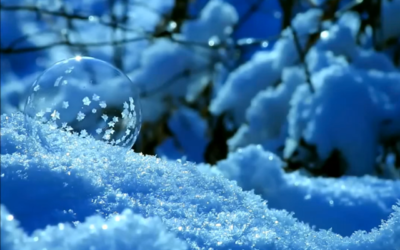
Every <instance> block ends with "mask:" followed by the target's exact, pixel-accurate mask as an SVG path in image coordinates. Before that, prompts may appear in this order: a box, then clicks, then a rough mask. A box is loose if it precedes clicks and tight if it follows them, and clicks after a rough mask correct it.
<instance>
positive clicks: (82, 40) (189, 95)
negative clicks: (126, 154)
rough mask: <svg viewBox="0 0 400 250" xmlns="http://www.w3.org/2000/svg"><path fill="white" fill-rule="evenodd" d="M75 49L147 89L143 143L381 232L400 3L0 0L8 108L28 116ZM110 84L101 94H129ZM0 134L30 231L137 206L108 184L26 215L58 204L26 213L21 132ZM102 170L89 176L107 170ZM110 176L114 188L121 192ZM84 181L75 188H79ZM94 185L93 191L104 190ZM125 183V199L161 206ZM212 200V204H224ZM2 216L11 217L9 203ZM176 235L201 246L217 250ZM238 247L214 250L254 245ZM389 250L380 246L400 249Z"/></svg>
mask: <svg viewBox="0 0 400 250" xmlns="http://www.w3.org/2000/svg"><path fill="white" fill-rule="evenodd" d="M76 56H91V57H95V58H98V59H102V60H105V61H107V62H109V63H111V64H113V65H114V66H116V67H117V68H119V69H121V70H122V71H123V72H124V73H126V74H127V75H128V77H129V78H130V79H131V81H132V84H134V85H135V86H136V87H137V88H138V89H139V90H140V94H139V96H140V101H141V108H142V128H141V131H140V134H139V138H138V140H137V141H136V144H135V145H134V148H133V149H134V151H135V152H140V153H143V154H145V155H156V156H157V157H160V158H162V159H163V160H165V162H171V160H178V162H179V163H182V164H183V166H185V164H186V163H185V162H186V161H190V162H194V163H197V165H195V166H196V168H198V169H199V171H200V172H202V173H205V174H206V175H207V176H209V175H210V176H213V177H212V178H214V176H220V175H222V176H224V177H227V178H228V179H230V180H234V181H236V182H237V185H238V186H239V187H241V188H242V189H243V190H245V191H248V190H254V192H255V194H257V195H260V196H261V197H262V199H264V200H266V201H267V202H268V206H269V208H270V209H271V211H275V210H273V209H277V210H276V211H278V210H279V211H281V210H286V211H288V212H294V213H295V215H294V217H296V218H297V219H299V220H300V221H302V222H305V223H309V224H310V225H311V226H316V228H317V229H329V228H333V232H334V233H338V234H340V235H342V236H349V235H351V234H352V233H353V232H355V231H356V230H367V231H369V230H371V229H372V228H374V227H377V226H378V225H379V224H380V222H381V220H387V219H388V218H389V214H391V213H392V210H391V206H392V205H395V204H396V201H397V200H398V199H400V184H399V182H400V181H399V179H400V0H356V1H352V0H208V1H207V0H175V1H174V0H147V1H141V0H107V1H101V0H82V1H78V0H74V1H62V0H51V1H50V0H40V1H37V0H17V1H15V0H12V1H11V0H2V2H1V113H2V114H8V115H11V114H13V113H15V112H16V111H18V110H20V111H22V110H23V108H24V104H25V100H26V97H27V95H28V94H29V91H30V87H31V85H32V83H33V82H34V80H35V79H36V78H37V77H38V75H39V74H40V73H41V72H42V71H43V70H45V69H46V68H48V67H50V66H51V65H53V64H54V63H55V62H57V61H60V60H64V59H67V58H72V57H76ZM113 88H115V86H114V85H112V84H110V86H107V85H106V86H105V87H103V88H102V89H103V91H105V92H109V91H110V90H111V92H118V91H121V93H123V92H124V91H125V90H124V89H113ZM72 98H73V97H72ZM78 101H79V102H80V101H81V99H79V100H77V102H78ZM4 119H6V118H4V117H3V118H2V123H3V121H5V120H4ZM7 119H8V118H7ZM17 120H18V119H17ZM17 123H18V122H17ZM17 127H18V126H17ZM2 130H3V131H2V152H1V154H2V201H1V203H2V204H3V205H5V207H7V209H8V210H9V211H10V212H11V213H13V214H14V215H15V216H16V218H18V216H17V215H20V218H22V219H21V223H22V227H23V228H24V229H25V230H26V231H28V232H32V231H34V230H35V229H37V228H44V226H46V225H56V223H58V222H60V221H70V222H71V221H83V219H84V218H85V217H86V216H90V215H93V214H94V212H93V211H97V212H99V211H100V214H101V215H105V217H107V218H108V216H111V215H112V212H111V211H113V210H114V211H119V213H120V212H122V209H123V208H127V207H128V208H129V206H128V205H118V206H117V205H115V206H116V207H112V206H113V204H114V203H113V202H111V203H112V204H111V203H110V201H108V202H107V199H111V198H109V197H108V195H109V192H111V191H110V190H108V191H107V192H105V191H104V193H103V194H102V195H103V196H104V197H106V196H107V197H108V198H104V197H103V198H101V200H102V201H103V203H101V204H104V202H105V203H106V205H101V204H100V205H98V204H97V205H96V206H95V207H86V205H82V204H80V203H79V202H78V203H79V204H73V203H71V204H72V205H71V204H70V203H68V204H66V205H65V206H64V205H62V206H63V208H58V207H57V211H59V210H60V211H62V210H63V209H64V208H65V209H66V210H64V211H69V210H68V209H70V208H71V207H76V208H75V209H74V211H75V212H74V211H72V212H71V214H69V212H65V213H64V214H62V215H60V214H58V215H52V216H54V217H52V218H46V217H43V218H41V219H40V220H38V221H35V220H33V217H35V216H37V213H39V214H40V216H44V214H45V212H44V211H47V212H49V211H50V212H51V213H55V211H54V209H53V207H52V205H49V207H47V208H46V209H47V210H46V209H45V210H43V211H42V212H39V211H41V209H43V207H40V206H37V207H35V208H34V211H36V215H35V213H33V212H32V213H31V214H30V213H28V214H27V211H25V210H23V209H21V208H20V202H21V201H28V203H29V200H30V199H29V198H26V197H25V196H24V195H23V192H21V190H26V189H25V188H24V187H23V185H26V184H27V183H26V182H24V181H23V175H21V172H18V171H28V170H27V169H25V170H21V168H20V167H19V165H18V164H17V163H16V162H22V161H23V159H22V158H23V157H22V158H21V159H17V160H16V159H13V158H12V155H14V156H15V157H17V156H16V155H15V153H16V152H20V151H19V150H20V149H21V148H18V146H17V149H15V146H16V144H18V141H19V142H21V141H20V140H19V139H18V136H17V135H14V134H13V133H17V134H18V133H19V132H18V131H17V132H12V131H11V130H12V129H11V127H8V128H7V127H6V128H5V129H3V124H2ZM17 130H18V129H17ZM4 131H7V133H8V134H9V136H8V137H6V136H4V134H5V133H6V132H4ZM4 138H6V139H4ZM3 144H4V145H5V146H4V147H3ZM96 147H97V149H98V150H100V149H99V148H101V145H100V146H96ZM104 147H105V148H108V146H104ZM11 148H13V149H11ZM83 151H84V150H83ZM87 155H88V154H86V156H87ZM104 155H106V153H104ZM104 155H103V156H104ZM18 157H20V156H18ZM57 157H58V156H57ZM121 157H122V156H121ZM136 157H138V158H139V160H137V161H139V162H140V161H143V165H145V164H147V160H146V159H144V158H143V159H142V158H140V157H141V156H136ZM3 158H4V159H5V160H3ZM122 158H123V157H122ZM99 159H100V157H99ZM113 160H115V159H113ZM113 160H111V162H112V161H113ZM151 161H153V160H151ZM15 164H17V165H18V167H16V166H17V165H15ZM42 164H43V166H45V168H47V167H49V168H53V167H55V166H57V164H61V163H54V162H52V163H48V162H44V163H42ZM53 164H56V165H53ZM68 164H71V163H68ZM74 164H76V166H78V165H79V164H82V163H78V162H75V163H74ZM88 164H90V163H88ZM118 164H119V163H118ZM118 164H117V165H116V168H117V169H119V168H118V167H119V166H120V165H118ZM138 164H139V163H138ZM149 164H150V163H149ZM152 164H153V163H151V164H150V165H152ZM165 164H166V165H168V164H167V163H165ZM169 164H172V163H169ZM139 165H140V164H139ZM178 165H179V164H178ZM36 166H40V164H39V163H34V164H33V169H35V168H36ZM46 166H47V167H46ZM152 166H153V165H152ZM174 166H175V165H174ZM131 167H132V166H131ZM13 168H15V169H14V170H12V169H13ZM17 169H18V170H17ZM22 169H24V168H22ZM29 171H33V172H34V173H36V172H35V171H36V170H32V169H31V170H29ZM79 171H80V170H79ZM79 171H78V172H79ZM82 171H83V170H82ZM85 171H87V170H85ZM115 171H116V172H118V171H123V170H122V169H119V170H115ZM14 172H15V173H14ZM200 172H199V173H197V174H200ZM4 173H7V175H6V177H4V175H3V174H4ZM13 173H14V174H15V176H14V175H13ZM93 173H94V172H90V174H88V176H87V177H84V178H89V179H91V178H93V179H95V178H96V179H97V178H100V177H97V176H96V177H94V176H91V175H92V174H93ZM47 174H48V173H46V175H47ZM97 174H99V173H97ZM120 174H121V173H120ZM99 175H100V176H101V175H102V174H101V173H100V174H99ZM9 176H11V177H9ZM79 176H80V177H79V178H81V177H82V176H84V174H83V173H81V172H79ZM3 177H4V178H3ZM6 178H8V179H6ZM35 178H36V177H34V178H33V179H34V181H33V183H34V184H35V185H39V184H38V183H41V181H40V180H41V179H40V178H39V177H37V178H38V179H35ZM43 178H44V177H43ZM76 178H77V177H76ZM102 178H105V179H107V178H111V177H105V176H103V177H102ZM132 178H133V177H132ZM199 178H200V177H199ZM204 178H205V177H204ZM210 178H211V177H210ZM215 178H216V177H215ZM133 179H134V178H133ZM7 180H8V181H7ZM12 180H13V181H12ZM16 180H17V181H16ZM75 181H76V180H73V182H74V183H75ZM79 181H81V180H79ZM69 182H71V180H69V181H66V182H64V183H67V184H68V183H69ZM87 182H88V183H90V182H91V181H87ZM115 182H116V183H114V180H112V181H111V179H110V183H109V184H107V185H111V186H112V187H113V189H112V192H120V191H118V185H121V184H119V183H118V180H115ZM3 183H5V184H3ZM79 183H80V182H79ZM79 183H78V184H77V183H75V184H74V185H73V186H76V187H81V186H82V187H83V186H84V184H79ZM82 183H86V181H85V182H82ZM28 184H29V186H32V185H33V184H32V183H28ZM51 185H55V186H57V185H56V184H51ZM102 185H105V186H106V184H102ZM126 185H127V184H126ZM154 185H155V184H154ZM184 185H185V184H183V185H182V186H184ZM212 185H218V184H215V183H214V184H212ZM39 186H40V185H39ZM139 186H140V185H139ZM226 186H228V184H226ZM7 187H13V189H12V190H14V191H15V192H17V191H16V190H19V191H18V193H19V195H20V197H19V198H16V197H13V195H11V194H8V193H7V192H8V191H6V188H7ZM43 187H45V185H44V186H43ZM43 187H42V186H41V187H40V188H39V187H37V189H38V190H36V191H37V194H39V195H40V194H43V193H42V192H43V190H42V188H43ZM122 187H126V186H125V184H123V185H122ZM102 188H103V186H102ZM141 188H143V189H145V190H147V189H148V188H149V187H148V186H145V187H141ZM122 189H123V188H122ZM150 189H151V188H150ZM211 189H212V188H211ZM60 190H64V189H62V188H61V189H60ZM88 190H89V191H87V192H88V193H87V196H88V197H91V198H93V197H95V195H93V193H96V192H97V193H98V192H100V193H101V192H103V191H96V192H95V191H94V190H92V187H88ZM129 190H130V189H129ZM199 190H201V189H199ZM224 190H225V189H224ZM130 191H131V192H132V193H129V192H126V193H127V194H128V196H131V197H135V199H137V200H140V199H142V201H143V202H144V203H146V202H148V203H151V202H152V201H151V202H150V201H147V200H146V199H147V198H143V197H142V196H141V195H139V194H140V192H139V194H138V193H137V190H134V189H133V191H132V190H130ZM175 191H176V190H175ZM214 191H215V190H214ZM59 192H61V193H64V192H67V193H66V195H67V196H68V195H72V194H71V192H72V191H68V190H64V191H59ZM148 192H151V191H148ZM215 192H216V191H215ZM227 192H228V191H227ZM145 193H146V192H145ZM194 193H195V192H194ZM185 195H187V194H185ZM100 196H101V195H99V197H100ZM3 197H6V198H3ZM22 197H25V198H26V199H25V200H24V199H22ZM57 197H58V196H57ZM61 197H62V196H61ZM124 197H125V196H124ZM160 197H161V198H162V195H160ZM161 198H160V199H161ZM164 198H165V197H164ZM227 198H228V197H227ZM41 199H43V198H41ZM54 199H55V200H61V199H58V198H54ZM85 199H86V198H85ZM93 199H94V198H93ZM99 199H100V198H99ZM121 199H122V198H121ZM124 199H128V198H126V197H125V198H124ZM132 199H133V198H132ZM96 200H97V199H96ZM111 200H113V199H111ZM167 200H168V199H167ZM169 202H172V201H169ZM175 202H176V201H175ZM182 202H187V201H185V200H184V199H183V200H182ZM209 202H210V204H212V205H210V206H214V205H215V207H214V208H213V209H217V210H218V208H219V206H220V205H219V201H209ZM213 202H214V203H213ZM33 203H34V202H33V201H32V204H33ZM116 203H118V202H116ZM207 204H208V203H207ZM248 204H251V202H250V203H248ZM248 204H247V205H248ZM43 206H44V205H43ZM213 209H211V208H210V209H205V213H213V212H210V211H212V210H213ZM221 209H222V208H221ZM397 209H398V208H397ZM3 210H4V211H3ZM133 210H134V211H135V212H138V213H140V214H142V215H143V216H145V215H146V216H147V215H149V216H150V215H152V213H153V214H156V215H157V212H154V211H153V212H148V211H147V210H146V211H144V210H141V209H136V210H135V209H133ZM222 210H224V209H222ZM76 211H78V212H76ZM79 211H80V213H79ZM246 211H247V210H246ZM169 212H171V210H169ZM214 212H215V211H214ZM2 213H4V214H6V215H7V214H8V212H7V211H6V210H5V209H3V208H2ZM57 213H58V212H57ZM60 213H62V212H60ZM76 213H77V214H78V215H76ZM171 213H172V212H171ZM271 213H272V212H271ZM327 214H329V215H328V216H327ZM40 216H39V217H40ZM129 216H131V215H129ZM129 216H128V217H129ZM146 216H145V217H146ZM164 216H167V215H165V214H164ZM168 216H169V217H168ZM168 216H167V217H168V218H179V217H180V215H176V214H168ZM285 216H286V215H285ZM396 216H397V217H396V218H395V219H393V221H396V222H398V221H399V216H398V215H396ZM260 217H261V215H260ZM289 217H290V216H289ZM60 218H62V219H60ZM285 218H286V217H285ZM97 220H101V219H97ZM273 221H275V220H273ZM393 221H392V223H393ZM24 223H25V224H24ZM99 223H101V222H99ZM167 224H168V223H167ZM389 224H390V223H389ZM382 225H383V224H382ZM385 225H386V224H385ZM169 226H170V225H169V224H168V226H167V228H169ZM2 227H3V224H2ZM12 227H14V226H12ZM253 227H256V226H255V225H253ZM171 228H175V227H172V226H171ZM171 228H169V229H171ZM256 228H257V227H256ZM395 229H396V230H400V229H399V228H392V229H391V230H392V231H391V232H392V233H393V235H389V236H387V237H393V239H395V237H397V236H399V235H400V232H399V231H396V230H395ZM2 230H3V228H2ZM13 230H14V229H12V230H11V231H13ZM282 230H283V229H282ZM307 230H308V229H307ZM307 230H306V231H307ZM172 231H173V230H172ZM179 231H181V230H178V231H177V233H178V236H179V237H180V238H181V239H188V238H189V239H192V241H194V242H196V244H197V245H196V246H197V247H199V246H200V248H201V247H206V246H207V247H216V248H215V249H218V247H217V246H219V245H218V244H217V245H215V244H214V243H212V244H211V243H210V244H208V243H207V241H204V242H203V241H197V240H196V239H197V238H196V237H197V236H193V235H190V236H187V235H184V234H183V233H182V232H179ZM307 232H308V231H307ZM2 233H3V231H2ZM242 234H243V232H242ZM278 234H279V233H278ZM279 235H281V234H279ZM282 235H284V233H282ZM282 235H281V236H279V237H284V236H282ZM203 236H204V235H203ZM13 237H14V236H13ZM187 237H188V238H187ZM192 237H194V238H196V239H195V240H193V238H192ZM210 237H211V236H210ZM249 237H250V236H249ZM251 237H253V236H251ZM279 237H278V238H279ZM319 237H322V236H319ZM327 237H328V236H327ZM329 237H331V236H329ZM329 237H328V238H329ZM332 237H333V236H332ZM357 237H358V236H357ZM360 237H361V236H360ZM371 237H372V236H371ZM374 237H375V236H374ZM376 237H378V236H376ZM187 241H188V242H190V240H187ZM391 242H392V241H391ZM393 242H394V241H393ZM397 242H398V241H397ZM171 244H172V243H171ZM177 244H178V243H177ZM213 244H214V245H213ZM243 244H245V245H246V244H248V245H246V246H250V245H251V244H250V243H243ZM351 244H353V243H351ZM354 244H355V243H354ZM360 244H361V243H360ZM388 244H389V245H390V244H391V243H388ZM233 245H235V246H236V245H237V244H236V243H235V244H233V243H232V245H229V244H228V245H227V246H228V247H227V246H226V245H222V246H221V248H220V249H229V247H231V248H232V249H251V248H250V247H243V248H240V247H238V248H233ZM239 245H240V244H239ZM2 246H3V245H2ZM223 246H225V247H226V248H222V247H223ZM261 246H263V245H261ZM377 246H379V245H377ZM391 246H392V248H389V247H388V248H387V249H400V248H396V247H393V246H394V245H391ZM342 247H343V249H346V248H347V247H349V246H348V245H346V247H345V246H344V245H343V246H342ZM277 248H278V247H277ZM283 248H284V245H283V246H282V249H283ZM310 248H311V246H310ZM10 249H12V248H10ZM21 249H22V248H21ZM37 249H39V248H37ZM60 249H64V248H60ZM65 249H67V248H65ZM68 249H69V248H68ZM77 249H78V248H77ZM79 249H80V248H79ZM82 249H88V248H84V247H83V248H82ZM110 249H111V248H110ZM121 249H125V248H121ZM126 249H129V248H126ZM138 249H139V248H138ZM148 249H151V248H148ZM154 249H164V248H154ZM165 249H170V248H165ZM171 249H174V248H173V247H171ZM175 249H180V248H178V247H177V248H175ZM191 249H199V248H196V247H193V246H192V248H191ZM289 249H297V248H289ZM316 249H324V248H323V247H321V245H319V247H316ZM325 249H328V248H325ZM332 249H342V248H339V247H338V248H332ZM349 249H357V248H351V247H349ZM360 249H365V248H363V247H361V248H360ZM371 249H380V248H379V247H378V248H371ZM382 249H383V248H382ZM385 249H386V248H385Z"/></svg>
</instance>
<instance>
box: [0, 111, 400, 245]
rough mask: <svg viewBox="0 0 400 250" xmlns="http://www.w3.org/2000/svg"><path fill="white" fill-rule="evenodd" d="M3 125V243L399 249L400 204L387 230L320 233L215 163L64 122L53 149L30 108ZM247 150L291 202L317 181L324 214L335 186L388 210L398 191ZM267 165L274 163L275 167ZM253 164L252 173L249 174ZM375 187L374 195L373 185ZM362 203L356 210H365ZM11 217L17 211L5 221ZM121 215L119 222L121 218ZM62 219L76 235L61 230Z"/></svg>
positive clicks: (53, 136)
mask: <svg viewBox="0 0 400 250" xmlns="http://www.w3.org/2000/svg"><path fill="white" fill-rule="evenodd" d="M1 126H2V127H1V146H2V147H1V154H2V157H1V196H2V200H1V202H2V204H3V205H4V206H5V207H2V211H1V213H2V215H1V216H2V221H1V223H2V224H1V230H2V232H1V233H2V246H1V247H2V249H4V250H14V249H22V250H23V249H43V248H47V249H60V250H63V249H90V247H92V248H93V247H94V249H144V248H145V249H185V246H184V245H183V243H182V242H186V244H187V247H188V249H209V248H214V249H398V246H399V245H400V210H399V207H396V206H394V207H393V208H394V211H393V212H392V214H391V216H390V218H389V219H388V221H386V222H383V223H382V224H381V226H380V228H379V229H374V230H373V231H372V232H369V233H366V232H356V233H355V234H353V235H352V236H351V237H350V238H348V237H342V236H340V235H338V234H335V233H333V232H330V231H324V230H322V231H315V230H313V229H311V228H310V227H309V226H308V225H306V224H303V223H301V222H299V221H298V220H297V219H295V217H293V215H291V214H289V213H288V212H286V211H284V210H274V209H268V207H267V201H264V200H263V199H262V198H261V197H260V196H258V195H255V194H254V193H253V192H243V191H242V190H241V188H239V187H238V186H237V185H236V183H234V182H232V181H229V180H228V179H225V178H223V177H221V176H219V175H220V174H211V173H213V172H214V173H215V171H209V170H206V169H207V167H206V166H204V165H203V166H202V167H201V171H199V170H198V169H197V166H196V165H194V164H191V163H184V164H182V163H180V162H178V161H174V162H171V161H163V160H160V159H157V158H155V157H153V156H143V155H139V154H135V153H133V152H129V153H126V152H125V151H124V150H123V149H120V148H117V147H112V146H110V145H107V144H105V143H103V142H101V141H96V140H91V139H90V138H79V137H76V136H66V135H65V132H61V131H58V130H52V131H50V133H49V135H48V137H49V140H48V142H49V144H50V146H51V147H52V148H53V150H52V151H51V152H49V151H48V150H47V149H45V148H43V145H40V144H38V143H36V142H34V141H31V140H27V138H26V136H25V134H24V129H23V116H22V115H21V114H13V115H11V116H10V115H9V116H6V115H3V116H2V117H1ZM248 150H249V151H250V153H251V154H250V159H249V161H250V162H253V163H254V164H253V170H255V171H256V172H254V173H255V175H254V177H253V178H252V179H253V180H254V183H258V184H261V185H262V183H261V182H260V181H261V179H260V178H261V177H262V176H265V178H266V179H265V180H264V181H265V182H266V183H272V184H273V185H272V186H273V187H279V186H287V187H286V189H287V191H286V192H287V193H286V194H287V195H288V196H289V197H287V196H281V200H285V199H286V198H287V199H288V201H287V202H290V200H291V199H294V198H295V197H297V198H298V197H302V196H303V195H305V193H304V190H306V188H299V189H298V191H296V190H297V189H296V188H294V186H293V185H290V183H295V182H296V181H295V179H297V181H298V182H299V184H298V185H300V184H301V185H303V186H304V187H308V188H310V189H312V191H311V195H313V196H315V197H316V198H315V199H316V202H315V205H314V208H315V209H316V210H317V211H318V209H321V211H320V212H321V213H322V212H323V211H324V210H322V209H325V210H326V208H324V207H323V205H320V207H318V206H317V205H318V203H319V202H322V199H321V198H319V197H329V195H333V194H334V192H336V195H335V196H336V197H337V198H334V197H333V199H334V201H335V202H338V203H339V200H343V199H344V197H345V196H343V194H346V193H347V194H348V196H347V198H348V199H349V201H348V202H357V200H359V199H361V202H363V201H365V200H369V201H371V204H372V205H371V207H372V208H373V207H374V206H376V207H379V206H384V208H385V209H386V210H385V211H386V212H389V211H388V210H389V209H390V205H389V203H390V202H389V201H390V199H391V200H392V201H393V200H395V199H396V198H398V183H395V182H393V181H379V180H378V179H375V178H369V179H368V178H365V179H357V178H354V179H352V180H351V181H350V180H348V181H347V182H346V181H345V180H343V182H342V184H343V183H346V185H348V190H345V191H341V190H338V189H337V188H330V187H329V186H330V185H334V183H335V182H334V180H323V179H322V180H320V179H312V178H307V177H304V176H303V177H300V176H298V175H296V174H292V175H287V176H286V175H285V174H283V173H282V170H281V169H280V167H279V164H280V163H279V162H280V161H279V159H277V158H275V157H274V156H273V155H271V154H270V153H266V152H264V151H263V150H261V149H257V148H256V149H251V148H250V149H248ZM246 155H248V154H244V155H241V154H239V155H238V156H236V157H238V159H239V162H240V159H242V160H243V163H244V164H245V165H243V166H246V165H247V166H251V164H250V162H247V163H246ZM236 157H234V158H236ZM247 158H248V156H247ZM265 158H266V159H265ZM269 162H270V163H269ZM222 165H223V164H222V163H221V164H220V168H221V170H222V169H224V168H225V172H228V173H229V172H232V170H229V169H230V168H233V169H236V170H235V171H234V172H233V173H235V172H236V174H234V175H233V177H235V178H236V177H238V176H240V175H241V174H240V173H241V172H240V168H241V167H240V166H239V165H240V164H238V160H235V159H229V160H227V161H226V162H225V165H226V167H223V166H222ZM256 165H257V166H256ZM260 166H265V168H266V169H268V168H270V169H271V170H270V171H268V172H269V174H268V172H267V171H266V170H263V168H262V167H260ZM252 172H253V171H248V173H249V174H250V175H251V173H252ZM204 173H208V174H204ZM338 183H341V182H340V181H339V182H338ZM368 186H370V189H369V190H368V189H367V190H368V192H369V193H368V192H367V191H364V188H366V187H368ZM324 187H325V188H324ZM335 187H336V186H335ZM247 188H249V186H245V189H247ZM291 189H292V191H291ZM390 190H392V191H390ZM298 192H299V193H300V194H298ZM396 192H397V193H396ZM382 193H385V194H382ZM281 194H282V193H281ZM289 194H290V195H289ZM396 195H397V197H393V196H396ZM362 197H366V198H364V200H363V199H362ZM371 197H375V198H374V199H372V198H371ZM390 197H392V198H390ZM355 198H357V199H355ZM272 200H273V199H271V201H272ZM318 200H319V202H317V201H318ZM22 203H23V204H24V205H23V206H21V204H22ZM365 204H367V203H365ZM373 204H375V205H373ZM361 207H362V206H361ZM361 207H360V206H359V207H357V206H356V209H355V210H352V211H353V212H354V213H358V212H360V211H359V208H361ZM5 208H6V209H7V210H6V209H5ZM364 208H365V207H364ZM126 209H129V210H130V211H129V210H126ZM7 211H8V212H7ZM123 211H125V212H123ZM378 211H379V210H378ZM327 212H328V211H327ZM331 212H332V211H329V214H326V216H327V217H329V216H330V213H331ZM96 214H97V215H96ZM10 215H12V216H13V217H12V219H10V220H4V218H11V217H10ZM93 215H96V216H94V217H93ZM90 216H91V217H90ZM99 216H102V217H103V218H104V219H101V218H100V217H99ZM118 216H119V218H120V221H116V218H118ZM294 216H296V215H294ZM87 217H89V218H87ZM143 217H144V218H147V219H144V218H143ZM153 217H159V219H155V218H154V219H153ZM121 218H122V219H121ZM367 218H368V219H369V218H370V217H369V215H368V214H366V217H365V219H367ZM385 219H387V218H385ZM15 221H19V223H20V226H18V225H17V224H16V222H15ZM84 221H86V222H84ZM161 222H162V223H161ZM60 223H63V225H61V224H60ZM70 223H72V225H70ZM92 225H93V227H94V228H95V229H92V228H93V227H91V226H92ZM376 226H378V225H376ZM60 227H61V228H63V230H66V232H68V233H64V232H62V233H60ZM104 228H106V229H104ZM22 230H23V231H25V232H26V233H27V234H25V233H24V232H22ZM166 231H168V232H166ZM32 232H33V233H32ZM93 232H94V233H93ZM173 235H175V236H176V239H175V238H174V237H173ZM149 239H151V240H150V241H149ZM54 247H57V248H54Z"/></svg>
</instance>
